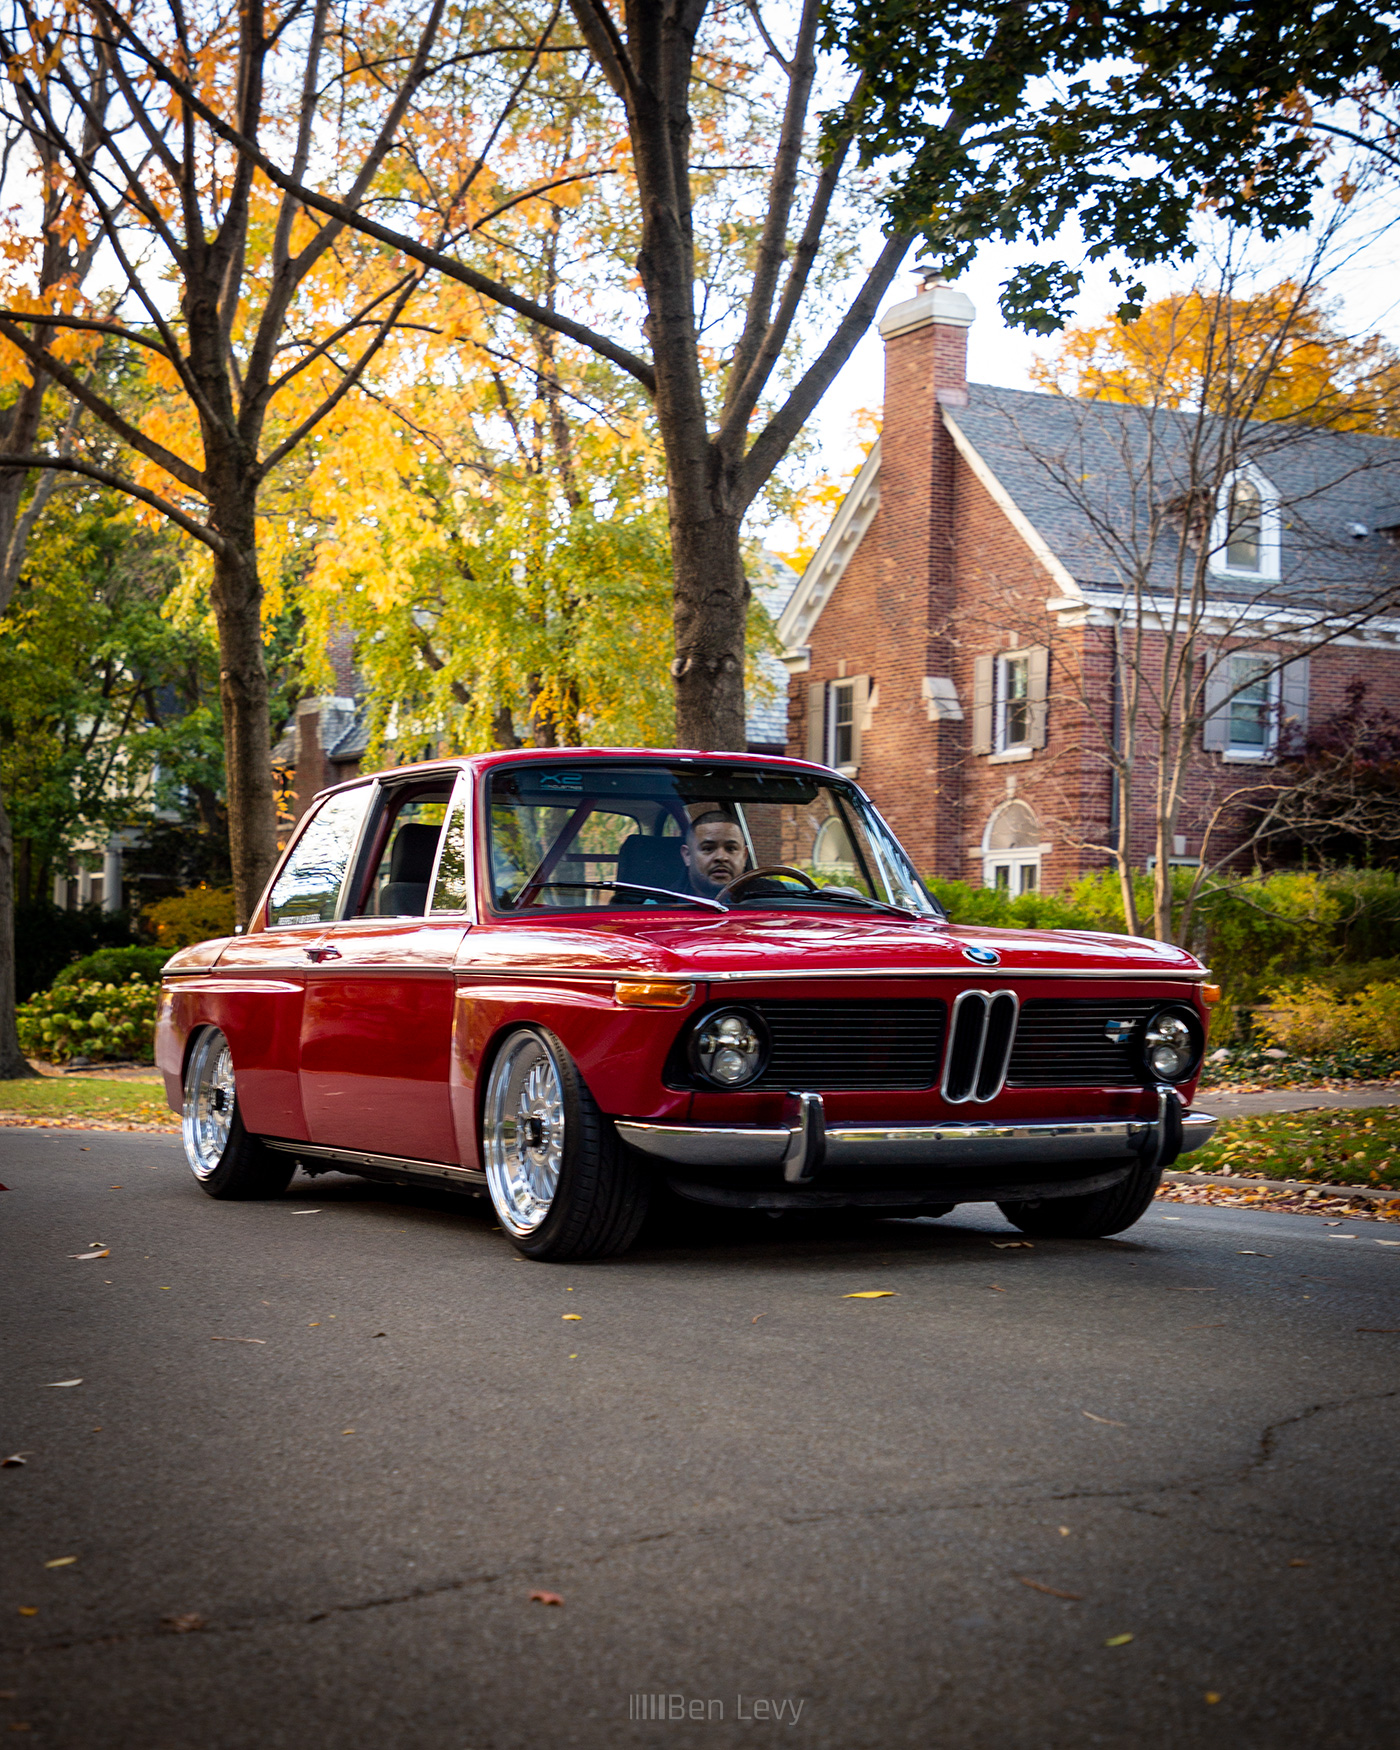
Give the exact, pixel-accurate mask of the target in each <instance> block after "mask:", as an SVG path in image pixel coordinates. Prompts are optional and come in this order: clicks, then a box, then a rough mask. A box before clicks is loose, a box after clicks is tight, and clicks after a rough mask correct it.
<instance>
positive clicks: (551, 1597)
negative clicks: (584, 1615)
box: [530, 1592, 564, 1604]
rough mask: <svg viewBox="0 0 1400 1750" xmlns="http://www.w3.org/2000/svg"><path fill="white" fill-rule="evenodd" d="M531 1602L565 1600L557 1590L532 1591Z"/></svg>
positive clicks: (554, 1602) (561, 1601)
mask: <svg viewBox="0 0 1400 1750" xmlns="http://www.w3.org/2000/svg"><path fill="white" fill-rule="evenodd" d="M530 1602H531V1604H562V1603H563V1602H564V1600H563V1599H562V1598H561V1597H560V1596H559V1594H558V1593H557V1592H532V1593H531V1594H530Z"/></svg>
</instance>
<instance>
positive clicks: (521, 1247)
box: [481, 1027, 652, 1264]
mask: <svg viewBox="0 0 1400 1750" xmlns="http://www.w3.org/2000/svg"><path fill="white" fill-rule="evenodd" d="M481 1156H482V1160H483V1162H484V1163H485V1166H486V1178H487V1186H488V1189H489V1191H490V1194H491V1203H492V1206H493V1207H494V1209H495V1211H496V1219H497V1220H498V1221H499V1222H500V1224H501V1231H502V1232H503V1233H505V1234H507V1235H508V1236H509V1238H510V1241H511V1243H512V1244H513V1245H514V1246H515V1248H516V1250H517V1251H518V1252H520V1253H521V1254H522V1255H523V1256H524V1257H526V1258H532V1259H534V1260H535V1261H536V1262H538V1263H542V1264H568V1263H577V1262H579V1261H581V1260H583V1259H586V1258H612V1257H616V1256H617V1254H618V1253H620V1252H625V1251H626V1250H627V1248H628V1247H629V1246H630V1245H632V1243H633V1242H634V1241H635V1240H636V1238H637V1235H638V1234H639V1233H640V1232H641V1228H642V1224H643V1222H644V1221H645V1220H646V1216H647V1210H648V1207H649V1205H650V1202H651V1190H652V1180H651V1174H650V1172H649V1170H648V1168H647V1166H646V1164H645V1163H644V1162H643V1161H642V1159H641V1157H640V1156H639V1155H637V1154H635V1153H634V1152H633V1151H632V1150H631V1149H629V1148H628V1147H627V1146H626V1144H625V1143H623V1142H622V1141H621V1140H620V1139H619V1137H618V1134H617V1132H616V1130H614V1128H613V1126H612V1122H611V1120H610V1119H608V1118H605V1117H604V1116H603V1114H602V1113H601V1112H600V1111H599V1110H598V1107H597V1104H596V1102H595V1101H594V1098H593V1096H592V1094H591V1093H589V1091H588V1086H587V1084H586V1083H585V1082H584V1079H583V1077H582V1076H581V1075H580V1074H579V1073H578V1067H577V1065H576V1064H575V1063H574V1060H573V1058H572V1057H570V1055H569V1053H568V1051H567V1050H566V1049H565V1047H564V1045H563V1042H562V1041H561V1040H560V1039H558V1038H557V1037H556V1036H555V1035H554V1034H553V1033H551V1032H550V1031H549V1030H548V1029H547V1028H545V1027H517V1028H516V1029H515V1031H514V1032H512V1033H511V1034H509V1035H508V1037H507V1038H505V1039H504V1040H502V1042H501V1045H500V1049H499V1050H498V1051H497V1052H496V1055H495V1057H494V1058H493V1060H492V1064H491V1072H490V1075H489V1076H488V1078H487V1084H486V1097H485V1099H484V1101H483V1102H482V1114H481Z"/></svg>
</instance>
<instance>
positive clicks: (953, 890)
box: [926, 875, 1099, 930]
mask: <svg viewBox="0 0 1400 1750" xmlns="http://www.w3.org/2000/svg"><path fill="white" fill-rule="evenodd" d="M926 884H927V886H928V890H929V892H930V893H932V894H933V896H934V898H935V899H937V900H938V902H939V903H940V904H941V905H942V907H943V909H944V911H946V912H947V914H948V921H949V922H950V923H954V924H984V925H986V926H988V927H989V928H995V929H1013V930H1014V929H1021V930H1093V929H1097V928H1099V925H1098V924H1097V922H1096V921H1095V920H1094V918H1093V917H1092V916H1091V915H1090V914H1089V913H1088V912H1086V911H1082V910H1080V909H1078V908H1077V907H1076V906H1074V905H1073V904H1071V903H1070V902H1069V901H1068V900H1067V899H1065V898H1064V897H1062V896H1061V895H1060V894H1056V893H1017V894H1015V895H1012V894H1010V893H1007V892H1006V890H1005V889H1004V888H1000V887H974V886H973V885H972V884H971V883H970V882H968V881H944V880H942V879H940V878H939V877H938V876H936V875H931V876H929V877H928V878H927V883H926Z"/></svg>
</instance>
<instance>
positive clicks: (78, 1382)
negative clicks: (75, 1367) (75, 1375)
mask: <svg viewBox="0 0 1400 1750" xmlns="http://www.w3.org/2000/svg"><path fill="white" fill-rule="evenodd" d="M82 1383H83V1382H82V1380H80V1379H50V1380H47V1381H46V1382H45V1384H46V1385H81V1384H82Z"/></svg>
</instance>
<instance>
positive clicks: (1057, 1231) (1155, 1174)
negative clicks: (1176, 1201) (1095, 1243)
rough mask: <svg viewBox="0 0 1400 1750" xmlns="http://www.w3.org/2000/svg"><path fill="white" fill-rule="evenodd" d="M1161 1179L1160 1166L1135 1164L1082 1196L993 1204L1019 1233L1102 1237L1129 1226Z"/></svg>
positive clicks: (1083, 1238)
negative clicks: (1115, 1181) (1122, 1175)
mask: <svg viewBox="0 0 1400 1750" xmlns="http://www.w3.org/2000/svg"><path fill="white" fill-rule="evenodd" d="M1161 1182H1162V1169H1161V1168H1160V1167H1157V1166H1153V1167H1147V1166H1137V1167H1134V1168H1133V1170H1132V1171H1131V1172H1130V1173H1129V1174H1128V1176H1127V1178H1126V1179H1122V1180H1120V1181H1119V1183H1118V1184H1116V1185H1110V1186H1109V1187H1108V1189H1107V1190H1106V1191H1090V1192H1089V1193H1088V1195H1087V1196H1084V1197H1047V1198H1046V1199H1045V1200H1044V1202H1041V1203H998V1204H997V1208H998V1209H999V1210H1000V1211H1001V1213H1002V1214H1003V1215H1004V1216H1005V1217H1006V1219H1007V1220H1008V1221H1009V1222H1010V1223H1011V1225H1012V1226H1013V1227H1019V1228H1020V1230H1021V1232H1022V1233H1023V1234H1035V1235H1037V1236H1043V1237H1044V1238H1046V1239H1061V1240H1095V1239H1104V1238H1106V1237H1107V1236H1108V1235H1109V1234H1120V1233H1122V1231H1123V1229H1124V1228H1126V1227H1131V1226H1132V1225H1133V1223H1134V1222H1135V1221H1136V1220H1138V1218H1139V1217H1140V1216H1141V1215H1143V1214H1144V1213H1145V1212H1146V1210H1147V1208H1148V1206H1149V1205H1150V1204H1151V1202H1152V1199H1153V1198H1154V1197H1155V1196H1156V1195H1157V1187H1158V1185H1160V1184H1161Z"/></svg>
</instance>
